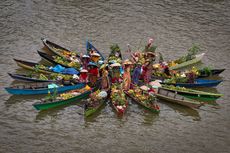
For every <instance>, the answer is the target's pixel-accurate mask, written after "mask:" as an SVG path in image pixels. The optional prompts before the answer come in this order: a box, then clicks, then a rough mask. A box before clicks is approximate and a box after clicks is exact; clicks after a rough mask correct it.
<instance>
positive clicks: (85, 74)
mask: <svg viewBox="0 0 230 153" xmlns="http://www.w3.org/2000/svg"><path fill="white" fill-rule="evenodd" d="M79 81H80V82H84V83H87V82H88V81H89V80H88V71H87V70H86V69H82V70H81V71H80V77H79Z"/></svg>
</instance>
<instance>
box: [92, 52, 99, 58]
mask: <svg viewBox="0 0 230 153" xmlns="http://www.w3.org/2000/svg"><path fill="white" fill-rule="evenodd" d="M91 56H96V57H100V54H98V53H95V52H94V53H93V54H91Z"/></svg>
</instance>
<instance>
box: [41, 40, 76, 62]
mask: <svg viewBox="0 0 230 153" xmlns="http://www.w3.org/2000/svg"><path fill="white" fill-rule="evenodd" d="M41 40H42V42H43V44H44V46H46V47H47V48H48V49H49V50H50V51H51V52H52V53H53V54H55V55H58V56H61V57H63V58H66V59H67V60H68V57H67V56H70V55H72V54H73V53H74V54H76V56H78V57H79V55H78V54H77V53H76V52H73V51H70V50H69V49H67V48H64V47H62V46H60V45H58V44H55V43H53V42H51V41H49V40H47V39H45V38H41Z"/></svg>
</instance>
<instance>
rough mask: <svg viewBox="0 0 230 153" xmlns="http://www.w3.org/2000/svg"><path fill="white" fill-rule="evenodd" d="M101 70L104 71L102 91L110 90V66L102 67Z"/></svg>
mask: <svg viewBox="0 0 230 153" xmlns="http://www.w3.org/2000/svg"><path fill="white" fill-rule="evenodd" d="M101 69H102V76H101V89H109V88H110V80H109V72H108V66H106V65H102V66H101Z"/></svg>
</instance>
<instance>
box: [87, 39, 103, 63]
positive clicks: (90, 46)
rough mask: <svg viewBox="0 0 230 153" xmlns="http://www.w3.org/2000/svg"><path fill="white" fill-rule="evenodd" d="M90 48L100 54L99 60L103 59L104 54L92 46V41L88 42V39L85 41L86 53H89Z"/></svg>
mask: <svg viewBox="0 0 230 153" xmlns="http://www.w3.org/2000/svg"><path fill="white" fill-rule="evenodd" d="M92 49H93V50H94V51H96V52H97V53H98V54H99V55H100V56H101V60H102V61H104V60H105V58H104V56H103V55H102V54H101V52H100V51H99V50H97V48H96V47H94V46H93V45H92V43H90V42H89V41H86V51H87V54H89V51H90V50H92Z"/></svg>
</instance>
